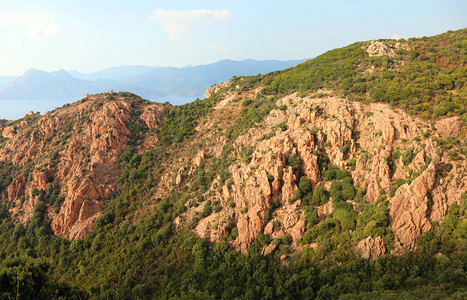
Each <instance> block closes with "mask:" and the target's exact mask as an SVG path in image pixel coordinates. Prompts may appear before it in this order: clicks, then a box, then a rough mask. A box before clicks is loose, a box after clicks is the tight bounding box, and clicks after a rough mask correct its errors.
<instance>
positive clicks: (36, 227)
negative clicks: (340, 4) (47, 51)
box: [0, 29, 467, 299]
mask: <svg viewBox="0 0 467 300" xmlns="http://www.w3.org/2000/svg"><path fill="white" fill-rule="evenodd" d="M466 41H467V30H466V29H464V30H459V31H455V32H448V33H445V34H442V35H439V36H435V37H428V38H420V39H410V40H408V41H393V40H381V41H379V42H362V43H356V44H353V45H350V46H348V47H345V48H341V49H335V50H331V51H329V52H327V53H325V54H323V55H321V56H319V57H317V58H315V59H313V60H310V61H307V62H305V63H303V64H300V65H299V66H297V67H295V68H291V69H287V70H283V71H279V72H273V73H270V74H266V75H258V76H251V77H234V78H232V79H231V80H230V81H229V82H227V83H222V84H219V85H215V86H213V87H211V88H210V89H209V90H208V91H207V93H206V95H207V98H206V99H204V100H199V99H198V100H196V101H194V102H193V103H189V104H186V105H182V106H176V107H173V106H171V105H170V104H168V103H165V104H161V103H153V102H150V101H147V100H144V99H142V98H141V97H139V96H136V95H133V94H131V93H122V92H121V93H104V94H98V95H90V96H87V97H85V98H83V99H82V100H80V101H77V102H75V103H72V104H69V105H65V106H64V107H62V108H58V109H55V110H54V111H51V112H49V113H47V114H45V115H43V116H42V115H39V114H34V113H32V114H29V115H28V116H25V118H23V119H20V120H17V121H11V122H7V121H0V298H2V299H3V298H5V299H10V298H15V299H31V298H37V299H90V298H91V299H153V298H160V299H278V298H280V299H282V298H283V299H312V298H317V299H336V298H341V299H375V298H383V299H398V298H401V297H402V298H408V299H411V298H423V299H444V298H451V299H463V298H465V297H466V296H467V289H466V286H467V279H466V270H465V268H466V262H467V252H466V250H467V220H466V214H467V193H466V186H467V177H466V169H467V161H466V155H467V145H466V141H465V137H466V131H465V122H466V111H465V108H466V88H467V86H466V84H465V80H466V76H465V75H466V69H465V68H466V58H467V55H466V52H465V51H466ZM370 54H371V55H372V56H370Z"/></svg>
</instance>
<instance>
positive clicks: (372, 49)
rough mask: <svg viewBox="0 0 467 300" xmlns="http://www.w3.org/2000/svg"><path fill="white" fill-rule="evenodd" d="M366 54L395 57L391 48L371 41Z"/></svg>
mask: <svg viewBox="0 0 467 300" xmlns="http://www.w3.org/2000/svg"><path fill="white" fill-rule="evenodd" d="M366 52H367V53H368V55H370V56H388V57H395V56H396V54H395V53H394V50H393V49H392V48H391V47H389V46H388V45H386V44H384V43H383V42H380V41H371V43H370V45H369V46H368V47H367V48H366Z"/></svg>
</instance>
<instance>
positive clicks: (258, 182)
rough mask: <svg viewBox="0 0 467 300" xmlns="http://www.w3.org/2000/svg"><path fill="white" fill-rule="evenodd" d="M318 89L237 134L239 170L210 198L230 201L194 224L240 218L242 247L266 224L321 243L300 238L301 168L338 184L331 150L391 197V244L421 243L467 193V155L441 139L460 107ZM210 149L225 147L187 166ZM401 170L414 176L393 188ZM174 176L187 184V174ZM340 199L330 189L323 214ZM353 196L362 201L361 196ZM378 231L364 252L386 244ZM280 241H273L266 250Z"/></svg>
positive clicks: (295, 240) (318, 181) (374, 195)
mask: <svg viewBox="0 0 467 300" xmlns="http://www.w3.org/2000/svg"><path fill="white" fill-rule="evenodd" d="M318 94H319V95H320V96H321V98H314V97H313V96H314V95H312V96H311V97H304V98H301V97H298V96H297V95H296V94H293V95H288V96H285V97H282V98H279V99H278V100H277V101H276V102H275V104H276V107H278V108H280V109H275V110H272V111H271V112H270V114H269V115H268V116H267V117H266V118H265V119H264V121H263V122H262V123H261V124H260V125H258V126H255V127H253V128H251V129H250V130H249V131H248V132H247V133H246V134H244V135H241V136H239V137H238V138H237V139H235V140H234V141H233V144H232V145H233V148H234V151H233V156H234V157H235V162H234V163H233V164H232V165H231V166H230V167H229V172H230V173H231V175H232V178H231V180H229V181H228V182H226V183H224V184H223V185H220V184H219V179H217V180H214V182H213V184H212V186H211V191H210V192H208V193H207V195H209V196H208V197H206V200H205V201H210V202H211V203H214V202H216V201H218V202H219V203H220V205H221V206H222V207H223V209H222V210H220V211H219V212H215V213H213V214H211V215H209V216H207V217H204V218H203V217H202V218H200V220H199V222H198V223H197V225H196V227H195V229H194V230H195V231H196V232H197V233H198V234H199V235H200V236H203V237H205V238H207V239H209V240H211V241H213V242H217V241H220V240H221V239H222V238H223V237H225V236H226V234H228V233H229V232H228V230H227V227H228V226H229V224H230V226H231V224H234V226H235V227H237V228H238V237H237V238H236V239H235V240H234V241H232V245H233V246H235V247H236V248H237V249H238V250H239V251H242V252H246V251H247V249H248V247H249V246H250V244H251V243H252V242H253V241H254V240H255V239H256V238H257V237H258V236H259V235H260V234H266V235H270V236H271V238H273V239H274V238H281V237H283V236H284V235H289V236H290V237H291V240H292V241H291V245H292V246H293V247H295V248H296V249H301V248H303V247H307V246H311V247H313V246H314V245H313V244H311V245H307V244H300V239H301V238H302V236H303V235H304V232H305V231H306V224H307V220H306V217H305V212H304V211H303V209H302V208H301V205H300V204H301V201H302V200H301V199H297V198H298V197H297V191H298V189H299V188H298V185H299V181H300V177H301V176H305V177H306V178H308V179H309V180H310V182H311V183H312V186H313V189H314V188H315V187H316V186H319V185H324V186H326V187H327V188H329V186H330V182H329V181H327V180H326V179H325V178H324V176H323V170H322V168H321V167H320V161H323V157H327V158H328V159H329V162H330V165H334V166H337V167H338V168H339V169H341V170H348V171H349V173H350V174H351V176H352V179H353V182H354V186H355V187H356V188H360V189H361V190H362V191H363V193H364V194H365V199H366V201H368V202H375V201H377V200H378V199H380V198H381V197H387V198H389V202H390V206H389V207H390V210H389V217H390V226H391V229H392V231H393V232H394V243H395V245H394V247H393V249H392V250H391V251H392V253H396V254H402V253H403V252H404V251H406V250H414V249H415V246H416V241H417V238H418V237H419V236H420V235H421V234H422V233H424V232H427V231H428V230H430V229H431V222H432V221H437V222H441V221H442V220H443V218H444V216H445V215H446V213H447V210H448V208H449V207H450V205H451V204H452V203H457V204H460V203H461V201H462V195H463V194H464V193H465V191H466V183H467V182H466V178H465V176H464V173H465V168H466V161H465V160H464V159H462V160H458V161H452V160H451V159H450V158H449V157H446V156H445V155H440V153H439V148H438V147H439V141H440V140H442V139H443V138H447V137H448V136H449V135H450V134H451V133H452V132H449V133H447V132H443V130H439V129H437V128H444V127H449V128H452V131H453V132H457V133H459V132H461V131H462V130H463V129H462V125H461V122H459V119H458V118H457V117H453V118H448V119H442V120H440V121H437V122H425V121H422V120H420V119H417V118H414V117H411V116H409V115H407V114H406V113H404V112H403V111H394V110H392V109H391V108H390V107H388V106H387V105H383V104H370V105H365V104H362V103H358V102H351V101H348V100H346V99H343V98H340V97H336V96H333V95H332V92H331V91H319V93H318ZM237 97H238V95H237V93H232V94H231V95H227V96H226V98H225V100H223V101H221V102H220V103H219V104H217V106H216V108H215V110H216V111H223V112H225V111H231V110H235V107H237V106H239V105H240V102H241V101H239V100H238V99H237ZM243 97H245V98H248V97H255V94H254V93H253V94H244V95H243ZM443 124H450V125H449V126H444V125H443ZM200 130H201V131H202V130H205V131H207V132H212V131H214V132H215V131H217V128H215V127H214V126H210V124H207V125H206V126H205V128H200ZM217 142H218V143H219V142H221V143H222V141H217ZM244 149H251V150H250V156H249V157H248V158H247V159H245V157H243V158H242V153H243V150H244ZM395 152H397V153H409V154H410V156H413V158H412V159H411V160H410V161H409V160H408V159H405V158H404V157H405V156H404V155H399V157H398V158H394V153H395ZM409 154H406V156H409ZM206 156H207V157H217V158H221V152H220V151H219V148H218V147H217V148H212V149H203V150H202V151H200V152H199V154H198V156H197V158H198V159H197V160H196V159H195V160H193V161H192V162H191V163H188V164H187V165H184V166H181V168H180V171H179V174H183V172H184V171H185V170H189V169H195V168H197V167H199V165H200V162H199V158H200V157H206ZM292 156H297V157H299V158H300V165H299V167H297V168H294V166H292V165H291V164H290V163H289V161H290V158H291V157H292ZM448 164H449V165H453V168H452V169H451V170H450V171H449V172H447V173H445V174H441V172H440V169H442V168H444V167H445V166H446V165H448ZM398 179H400V180H404V181H407V182H405V183H404V184H402V185H401V186H399V187H398V188H397V189H396V190H395V194H394V195H393V196H392V197H390V196H389V192H390V189H391V187H392V186H393V184H394V182H395V181H396V180H398ZM175 184H180V177H178V180H176V181H175ZM393 192H394V191H393ZM276 201H278V203H279V205H278V206H277V205H276V206H277V207H275V208H274V212H273V215H272V217H269V218H268V217H266V214H267V212H268V211H269V210H270V209H271V206H272V205H273V203H274V202H276ZM332 201H333V199H332V198H331V199H330V202H329V203H326V204H323V205H321V206H317V207H316V209H317V211H318V214H319V215H320V219H321V220H324V219H325V216H326V215H327V214H330V213H332V211H333V206H332V204H331V203H332ZM349 202H350V203H352V204H353V205H354V207H356V203H355V202H353V201H350V200H349ZM203 207H204V206H203V203H201V204H200V205H199V206H198V207H192V208H190V209H189V210H188V211H187V212H186V213H184V214H183V215H181V216H180V217H179V218H178V219H177V223H179V224H182V223H183V222H186V223H190V221H191V220H192V219H193V218H195V217H196V218H198V217H199V216H200V215H202V210H203ZM374 238H375V239H376V241H377V242H367V243H366V244H365V245H360V244H359V246H360V247H361V248H362V251H363V253H364V252H365V251H369V253H370V252H371V253H379V254H378V255H380V254H384V253H386V248H385V246H384V243H382V242H381V241H382V240H381V237H378V236H377V237H374ZM366 239H367V240H368V239H372V238H371V237H366ZM372 241H374V240H372ZM368 247H370V248H375V247H376V248H379V249H375V250H373V249H368ZM273 248H274V242H272V243H271V245H269V246H265V249H264V251H265V252H270V251H272V250H273ZM364 249H367V250H364ZM364 255H365V256H368V257H373V256H374V255H369V254H364Z"/></svg>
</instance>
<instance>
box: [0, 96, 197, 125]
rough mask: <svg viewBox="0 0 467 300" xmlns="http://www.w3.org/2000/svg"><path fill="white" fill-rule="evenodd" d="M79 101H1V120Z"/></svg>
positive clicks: (170, 98) (182, 99) (181, 100)
mask: <svg viewBox="0 0 467 300" xmlns="http://www.w3.org/2000/svg"><path fill="white" fill-rule="evenodd" d="M195 99H196V97H178V96H166V97H160V98H154V99H149V100H151V101H157V102H165V101H168V102H170V103H171V104H172V105H181V104H185V103H188V102H192V101H194V100H195ZM77 100H80V97H76V98H70V97H67V98H46V99H27V100H17V99H16V100H0V119H7V120H17V119H20V118H22V117H24V115H25V114H27V113H28V112H29V111H31V110H32V111H34V112H40V113H41V114H44V113H45V112H46V111H51V110H53V109H55V108H56V107H62V106H63V105H65V104H67V103H72V102H75V101H77Z"/></svg>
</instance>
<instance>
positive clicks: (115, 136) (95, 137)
mask: <svg viewBox="0 0 467 300" xmlns="http://www.w3.org/2000/svg"><path fill="white" fill-rule="evenodd" d="M109 97H112V98H113V99H112V100H109V99H108V98H109ZM161 108H162V105H159V104H153V105H149V106H147V107H146V111H144V113H143V114H141V119H142V120H143V121H144V122H145V123H146V124H147V126H148V127H149V128H157V127H158V126H160V118H159V116H160V111H161ZM133 115H134V108H133V107H132V105H131V104H130V101H129V99H127V98H126V97H115V98H114V97H113V96H112V95H111V94H104V95H94V96H90V97H86V98H84V99H83V100H81V101H78V102H75V103H72V104H70V105H67V106H65V107H63V108H61V109H56V110H54V111H53V112H48V113H46V114H45V115H44V116H40V115H34V114H30V115H28V116H26V117H25V118H24V119H23V120H22V121H21V122H19V123H18V122H13V123H12V124H7V127H5V128H4V129H3V131H2V135H3V137H4V138H6V139H7V140H6V143H5V144H4V145H3V147H2V148H1V149H0V160H1V161H4V162H11V163H12V164H13V165H15V166H17V167H18V168H23V174H21V175H19V176H17V177H16V178H14V179H13V181H12V182H11V184H10V185H9V186H8V189H7V193H6V194H7V195H5V193H3V198H4V201H5V200H6V199H8V201H9V203H10V213H11V214H12V216H13V217H14V218H15V219H16V220H17V221H20V222H26V221H27V220H29V219H30V218H31V217H32V215H33V212H34V207H35V205H36V204H37V202H38V201H39V199H42V200H44V198H47V196H45V195H44V194H49V192H50V191H51V190H56V191H57V192H58V194H59V195H61V198H59V199H58V200H56V203H49V204H50V209H49V210H48V218H50V219H51V220H52V223H51V228H52V230H53V231H54V233H55V234H57V235H65V236H67V237H68V238H70V239H75V238H80V237H83V236H84V235H85V234H87V233H88V232H89V231H90V230H91V229H92V226H93V223H94V221H95V219H96V218H97V217H99V216H100V215H101V211H102V208H103V204H104V202H103V201H104V200H105V199H108V198H109V197H110V195H111V194H112V193H113V191H114V190H115V189H116V178H117V177H118V176H119V170H118V167H117V165H118V162H119V155H120V154H121V153H122V152H123V150H124V149H125V147H126V145H127V143H128V141H129V139H130V136H131V132H130V130H129V129H128V125H129V122H130V121H134V120H132V119H133V118H134V116H133ZM147 138H148V139H149V140H151V139H155V137H153V136H152V137H151V136H148V137H147ZM27 172H29V173H28V174H27ZM46 191H47V192H46ZM45 200H46V202H47V200H48V199H45ZM52 205H53V206H52Z"/></svg>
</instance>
